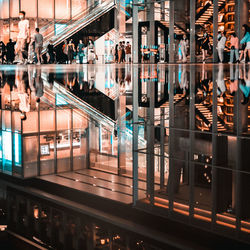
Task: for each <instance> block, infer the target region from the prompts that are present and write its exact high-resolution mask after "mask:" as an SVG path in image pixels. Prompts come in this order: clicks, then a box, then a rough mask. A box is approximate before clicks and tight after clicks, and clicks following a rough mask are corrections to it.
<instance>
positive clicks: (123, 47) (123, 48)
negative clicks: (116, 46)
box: [122, 41, 126, 62]
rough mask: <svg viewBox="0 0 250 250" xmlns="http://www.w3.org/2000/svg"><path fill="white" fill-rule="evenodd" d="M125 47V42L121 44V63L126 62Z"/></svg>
mask: <svg viewBox="0 0 250 250" xmlns="http://www.w3.org/2000/svg"><path fill="white" fill-rule="evenodd" d="M125 49H126V45H125V41H123V42H122V62H126V52H125Z"/></svg>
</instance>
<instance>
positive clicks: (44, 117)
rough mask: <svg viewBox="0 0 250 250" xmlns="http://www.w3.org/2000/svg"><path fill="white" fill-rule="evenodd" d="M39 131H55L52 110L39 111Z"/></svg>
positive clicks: (53, 112)
mask: <svg viewBox="0 0 250 250" xmlns="http://www.w3.org/2000/svg"><path fill="white" fill-rule="evenodd" d="M48 121H49V122H48ZM40 130H41V132H45V131H46V132H47V131H55V111H54V110H41V111H40Z"/></svg>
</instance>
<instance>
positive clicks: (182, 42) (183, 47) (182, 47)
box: [180, 34, 187, 63]
mask: <svg viewBox="0 0 250 250" xmlns="http://www.w3.org/2000/svg"><path fill="white" fill-rule="evenodd" d="M180 50H181V58H182V62H183V63H186V62H187V42H186V35H185V34H184V35H183V36H182V38H181V40H180Z"/></svg>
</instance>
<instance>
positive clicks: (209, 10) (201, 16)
mask: <svg viewBox="0 0 250 250" xmlns="http://www.w3.org/2000/svg"><path fill="white" fill-rule="evenodd" d="M225 4H226V0H219V1H218V6H219V11H220V10H222V9H223V8H224V6H225ZM213 12H214V5H213V2H212V1H208V3H207V4H206V5H205V6H204V7H203V8H202V9H201V10H200V11H199V12H198V13H197V14H196V22H195V24H196V25H201V26H203V25H204V24H206V23H208V22H209V21H210V20H211V18H212V17H213Z"/></svg>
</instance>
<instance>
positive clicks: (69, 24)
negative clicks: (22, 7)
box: [40, 0, 116, 52]
mask: <svg viewBox="0 0 250 250" xmlns="http://www.w3.org/2000/svg"><path fill="white" fill-rule="evenodd" d="M115 6H116V0H100V1H98V2H95V3H94V4H93V5H91V6H89V7H88V8H87V9H83V8H82V7H81V8H79V9H78V10H77V11H74V13H75V14H74V15H72V16H71V18H70V19H61V20H53V21H51V22H49V23H48V24H47V25H45V26H43V27H42V28H41V29H40V32H41V34H42V35H43V37H44V51H45V49H46V47H47V45H48V44H49V42H50V41H51V42H52V43H53V45H54V46H55V45H58V44H59V43H61V42H62V41H64V40H65V39H67V38H68V37H69V36H71V35H73V34H75V33H76V32H78V31H79V30H80V29H82V28H84V27H86V26H87V25H88V24H90V23H91V22H93V21H94V20H96V19H98V18H99V17H101V16H102V15H103V14H105V13H107V12H108V11H110V10H111V9H112V8H114V7H115ZM57 25H58V28H56V26H57ZM60 25H61V27H60ZM44 51H43V52H44Z"/></svg>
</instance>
